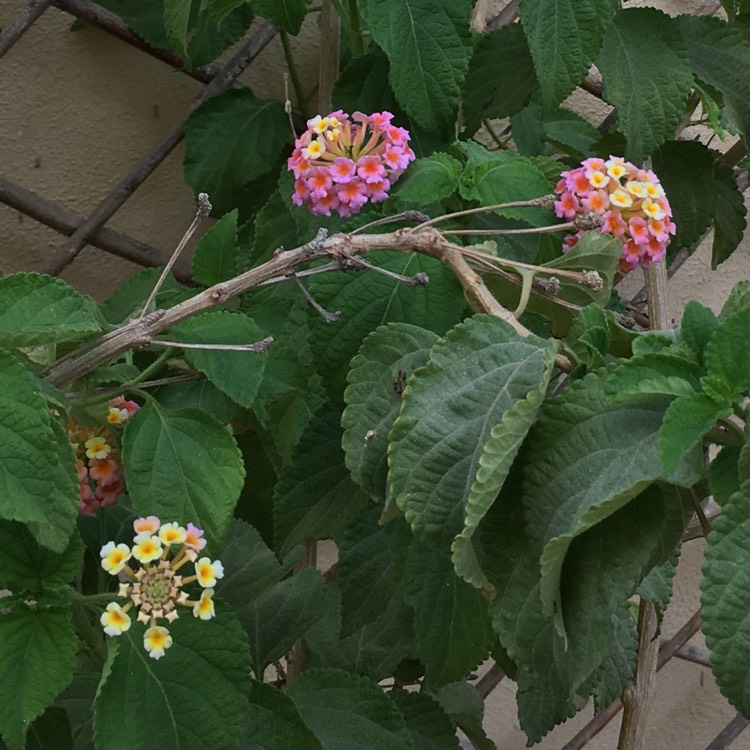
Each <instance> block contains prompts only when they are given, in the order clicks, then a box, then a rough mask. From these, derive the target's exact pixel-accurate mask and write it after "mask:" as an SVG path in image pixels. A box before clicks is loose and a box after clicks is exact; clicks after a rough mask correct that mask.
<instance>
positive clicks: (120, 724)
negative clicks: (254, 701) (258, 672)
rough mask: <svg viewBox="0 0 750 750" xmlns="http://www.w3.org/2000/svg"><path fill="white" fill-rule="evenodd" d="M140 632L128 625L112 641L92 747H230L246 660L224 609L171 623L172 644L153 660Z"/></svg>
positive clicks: (243, 643) (240, 716) (243, 702)
mask: <svg viewBox="0 0 750 750" xmlns="http://www.w3.org/2000/svg"><path fill="white" fill-rule="evenodd" d="M144 632H145V626H144V625H142V624H141V623H135V622H134V623H133V625H132V627H131V628H130V630H128V631H127V632H125V633H123V634H122V635H121V636H119V637H118V638H117V642H116V645H115V644H113V646H115V647H114V648H113V649H112V653H111V656H110V660H109V662H108V665H107V669H105V675H104V678H103V679H102V684H100V686H99V691H98V693H97V696H96V702H95V703H94V732H95V736H96V742H97V747H106V748H107V750H132V748H136V747H149V746H150V745H158V747H160V748H162V749H163V750H192V749H193V748H195V750H202V749H203V748H206V747H211V748H216V750H224V748H226V750H230V749H231V750H235V748H236V747H237V740H238V738H239V734H240V731H241V729H242V725H243V723H244V717H245V712H246V711H247V705H248V703H247V697H246V694H245V693H246V686H247V684H248V681H249V678H248V673H249V670H250V655H249V652H248V646H247V639H246V637H245V634H244V633H243V632H242V629H241V628H240V625H239V623H238V622H237V620H236V618H235V617H234V616H233V615H232V613H231V611H230V610H229V609H228V608H226V607H217V613H216V618H215V619H213V620H210V621H208V622H204V621H202V620H199V619H197V618H194V617H190V616H182V617H180V618H179V619H178V620H175V621H174V622H173V623H171V624H170V626H169V632H170V635H171V636H172V638H173V643H172V646H171V647H170V648H169V649H168V650H167V651H166V652H165V655H164V656H163V657H162V658H161V659H159V660H158V661H155V660H153V659H151V658H150V657H149V655H148V653H147V651H146V650H145V649H144V648H143V634H144ZM147 719H148V720H147Z"/></svg>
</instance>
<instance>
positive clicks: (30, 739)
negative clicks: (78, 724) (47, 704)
mask: <svg viewBox="0 0 750 750" xmlns="http://www.w3.org/2000/svg"><path fill="white" fill-rule="evenodd" d="M50 747H54V748H55V750H73V739H72V737H71V735H70V721H69V720H68V715H67V714H66V713H65V711H63V710H62V709H61V708H56V707H54V706H53V707H51V708H48V709H47V710H46V711H45V712H44V713H43V714H42V715H41V716H40V717H39V718H38V719H36V721H34V723H33V724H32V725H31V726H30V727H29V731H28V734H27V735H26V750H47V749H48V748H50Z"/></svg>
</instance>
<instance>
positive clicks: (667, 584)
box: [633, 554, 679, 653]
mask: <svg viewBox="0 0 750 750" xmlns="http://www.w3.org/2000/svg"><path fill="white" fill-rule="evenodd" d="M678 559H679V554H675V555H673V556H672V557H671V558H670V559H669V560H667V561H666V562H663V563H661V565H656V566H655V567H653V568H652V569H651V570H650V571H649V573H648V574H647V575H646V577H645V578H644V579H643V580H642V581H641V585H640V586H639V587H638V596H640V597H641V598H643V599H645V600H646V601H647V602H651V603H652V604H654V605H655V606H656V612H657V614H658V616H659V621H660V622H661V620H662V618H663V617H664V613H665V612H666V611H667V607H668V606H669V602H670V601H671V600H672V581H673V580H674V576H675V573H676V572H677V561H678ZM633 653H635V649H633Z"/></svg>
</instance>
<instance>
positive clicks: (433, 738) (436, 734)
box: [388, 690, 459, 750]
mask: <svg viewBox="0 0 750 750" xmlns="http://www.w3.org/2000/svg"><path fill="white" fill-rule="evenodd" d="M388 696H389V698H390V699H391V700H392V701H393V702H394V703H395V704H396V705H397V706H398V707H399V709H401V713H402V714H403V715H404V719H406V728H407V730H408V731H409V734H410V735H411V738H412V741H413V742H414V747H415V748H416V750H459V744H458V737H456V730H455V728H454V726H453V723H452V722H451V720H450V719H449V718H448V715H447V714H446V713H445V711H444V710H443V709H442V708H441V706H440V704H439V703H438V702H437V701H436V700H435V699H434V698H432V697H430V696H429V695H428V694H427V693H412V692H409V691H407V690H391V691H390V692H389V693H388Z"/></svg>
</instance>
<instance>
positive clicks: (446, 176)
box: [393, 153, 461, 207]
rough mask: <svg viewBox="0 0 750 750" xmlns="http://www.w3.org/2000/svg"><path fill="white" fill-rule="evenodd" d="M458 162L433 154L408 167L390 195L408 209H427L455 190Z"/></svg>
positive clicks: (451, 158) (439, 154) (442, 155)
mask: <svg viewBox="0 0 750 750" xmlns="http://www.w3.org/2000/svg"><path fill="white" fill-rule="evenodd" d="M460 174H461V162H459V161H458V160H457V159H454V158H453V157H452V156H448V154H442V153H437V154H432V156H428V157H426V158H424V159H417V160H416V161H415V162H414V163H413V164H411V165H410V166H409V169H408V170H407V172H406V175H405V176H404V177H403V179H401V181H400V182H399V183H398V187H397V188H396V189H395V191H393V195H395V196H396V197H397V198H398V201H399V203H400V204H401V203H404V204H406V205H408V206H417V207H422V206H429V205H430V204H432V203H438V202H439V201H442V200H445V199H446V198H448V197H449V196H450V195H452V194H453V192H454V191H455V190H456V188H457V187H458V178H459V175H460Z"/></svg>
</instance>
